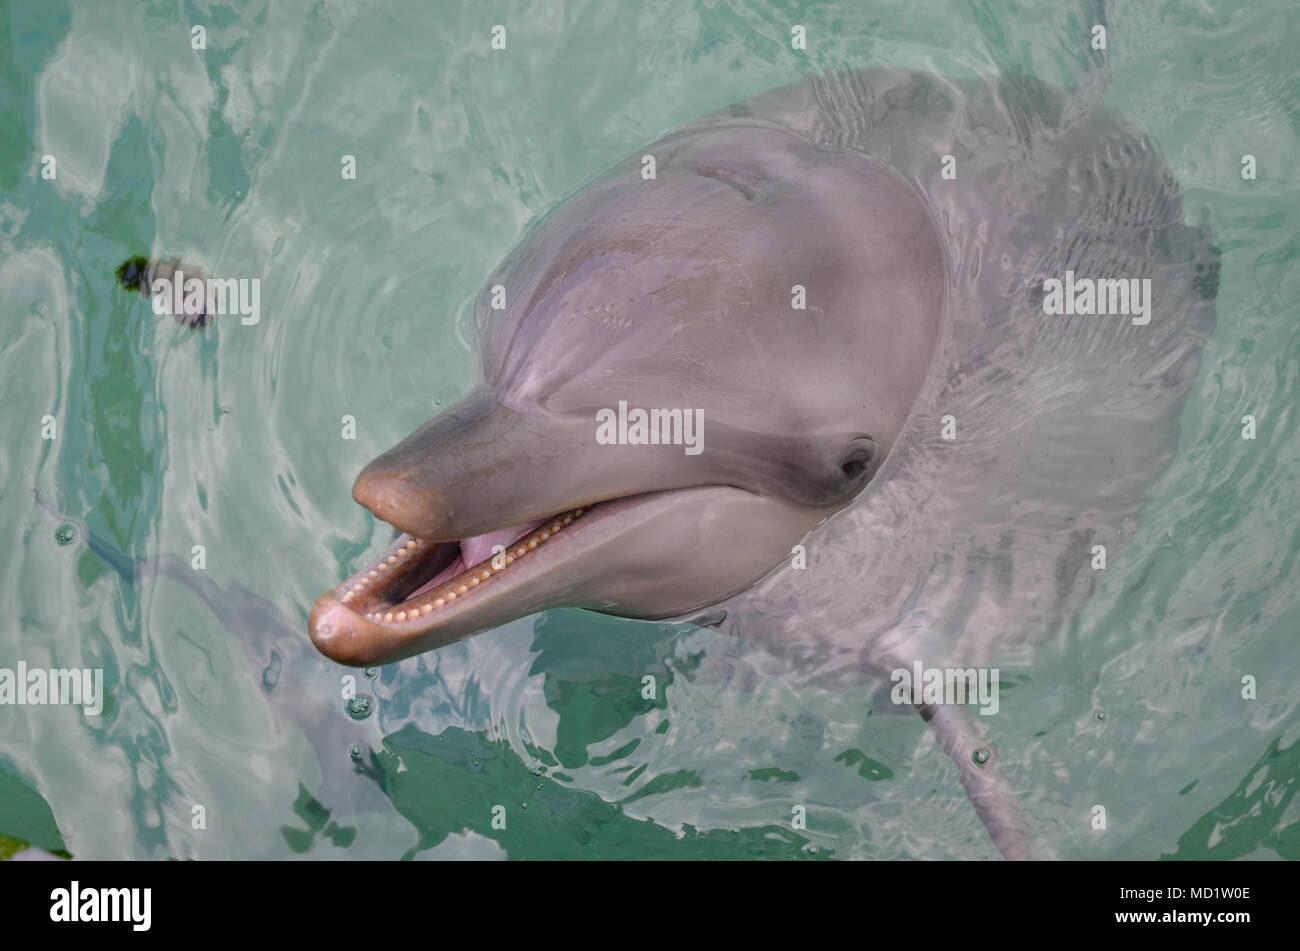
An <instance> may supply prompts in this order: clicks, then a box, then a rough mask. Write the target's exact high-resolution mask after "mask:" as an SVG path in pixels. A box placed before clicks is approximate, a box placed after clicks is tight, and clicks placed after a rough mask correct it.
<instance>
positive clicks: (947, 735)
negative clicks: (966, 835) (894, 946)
mask: <svg viewBox="0 0 1300 951" xmlns="http://www.w3.org/2000/svg"><path fill="white" fill-rule="evenodd" d="M917 710H918V711H919V712H920V714H921V716H922V717H923V718H924V719H925V722H926V723H928V724H929V725H930V729H931V730H933V731H934V735H935V737H936V738H937V739H938V741H939V746H940V747H942V748H943V751H944V752H945V753H947V754H948V758H949V759H951V760H952V761H953V763H954V764H955V765H956V767H957V773H958V776H959V777H960V779H961V784H962V787H963V788H964V789H965V790H966V797H967V798H968V799H969V800H970V801H971V805H973V806H974V807H975V811H976V812H977V813H978V814H979V817H980V820H981V821H982V822H983V823H984V828H986V829H987V830H988V832H989V837H990V838H991V839H992V840H993V844H994V845H996V846H997V848H998V851H999V852H1001V853H1002V857H1003V858H1005V859H1013V860H1020V861H1023V860H1027V859H1050V858H1054V856H1053V855H1052V854H1051V853H1050V852H1049V851H1048V850H1047V848H1046V847H1045V846H1043V845H1042V844H1041V843H1039V842H1037V841H1036V840H1035V839H1034V837H1033V835H1032V832H1031V830H1030V825H1029V820H1028V817H1027V816H1026V815H1025V813H1024V811H1023V810H1022V809H1021V808H1020V807H1019V805H1018V804H1017V803H1016V798H1015V793H1014V792H1013V791H1012V790H1011V789H1010V787H1009V786H1008V785H1007V781H1006V777H1005V776H1004V775H1003V773H1002V770H1001V768H1000V765H999V763H998V754H997V749H996V747H994V746H993V744H991V743H989V742H988V741H987V740H985V739H984V737H983V731H982V730H981V729H980V728H979V726H977V725H976V723H975V720H974V718H972V717H971V715H970V714H969V713H968V712H967V711H966V710H965V708H963V707H960V706H954V705H952V704H920V705H919V706H917ZM981 760H982V762H981Z"/></svg>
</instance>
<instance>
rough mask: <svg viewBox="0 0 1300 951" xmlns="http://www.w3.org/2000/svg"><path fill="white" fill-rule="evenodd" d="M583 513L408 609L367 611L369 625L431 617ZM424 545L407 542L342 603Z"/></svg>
mask: <svg viewBox="0 0 1300 951" xmlns="http://www.w3.org/2000/svg"><path fill="white" fill-rule="evenodd" d="M585 511H586V509H574V510H573V511H572V512H569V513H568V514H566V515H564V516H562V517H559V518H556V519H555V520H554V521H552V522H551V524H550V525H547V526H546V527H545V528H543V529H542V530H541V532H539V533H537V534H535V535H534V536H533V537H531V538H527V539H520V540H519V541H517V542H514V543H512V544H511V545H510V546H508V547H507V548H506V549H505V551H504V552H503V553H498V554H495V555H493V556H492V557H491V558H490V559H488V560H487V561H486V562H485V563H483V565H482V566H481V567H474V568H471V569H469V570H468V571H465V572H462V573H461V574H459V575H457V576H456V577H455V578H452V579H451V580H449V581H447V582H444V583H443V584H441V585H439V586H438V587H437V588H434V589H433V590H432V591H428V592H425V594H424V596H423V597H424V599H425V600H423V601H422V602H420V603H418V604H412V605H408V606H407V607H404V608H402V609H401V610H399V611H370V612H369V613H367V614H366V617H367V618H368V619H369V620H371V621H412V620H415V619H416V618H418V617H423V616H424V615H426V614H432V613H433V612H434V610H435V609H437V608H440V607H442V606H444V605H445V604H448V603H449V602H451V601H455V600H456V599H457V598H459V597H462V596H464V595H466V594H468V593H469V591H470V589H471V588H477V587H478V586H479V585H480V584H482V583H483V582H484V581H487V580H488V579H489V578H491V577H492V576H493V575H496V574H500V573H501V572H503V571H505V570H506V569H507V568H508V567H510V566H511V565H513V564H514V563H515V562H516V561H517V560H518V559H520V558H522V557H524V556H525V555H527V554H528V553H529V552H530V551H533V550H534V549H536V548H537V546H538V545H540V544H542V543H543V542H545V541H546V540H547V539H549V538H550V537H551V536H552V535H557V534H559V533H560V532H561V531H562V530H563V529H565V528H566V527H568V526H569V525H572V524H573V520H574V519H576V518H581V517H582V513H583V512H585ZM425 546H426V543H425V542H423V541H421V540H420V539H418V538H411V539H408V540H407V542H406V544H405V545H404V546H403V547H401V548H399V549H398V550H397V551H396V552H394V553H393V554H391V555H389V556H388V557H387V558H385V559H384V560H383V561H382V562H380V563H379V564H378V565H375V567H373V568H371V569H370V570H369V571H367V572H366V573H365V575H363V576H362V577H361V578H360V579H358V580H357V582H356V583H355V584H353V585H352V586H351V587H350V588H348V590H347V591H345V592H344V593H343V598H342V600H343V603H344V604H350V603H352V602H353V601H355V600H356V599H357V598H359V597H360V596H361V595H362V594H363V593H365V590H366V589H367V588H369V587H370V586H371V585H372V584H373V583H374V582H375V581H377V580H378V579H379V578H380V577H382V576H383V575H384V573H385V572H387V571H388V569H389V568H391V567H392V566H393V565H396V564H397V563H398V562H401V561H404V560H405V559H407V558H409V557H410V556H411V555H413V554H415V553H416V552H418V551H421V550H422V549H423V548H424V547H425Z"/></svg>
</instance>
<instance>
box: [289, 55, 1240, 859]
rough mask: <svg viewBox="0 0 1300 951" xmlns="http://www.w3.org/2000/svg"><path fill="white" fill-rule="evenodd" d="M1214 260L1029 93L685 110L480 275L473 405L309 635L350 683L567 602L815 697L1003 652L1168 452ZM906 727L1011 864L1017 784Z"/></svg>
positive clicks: (953, 736)
mask: <svg viewBox="0 0 1300 951" xmlns="http://www.w3.org/2000/svg"><path fill="white" fill-rule="evenodd" d="M647 157H648V158H650V159H651V160H652V162H651V163H647V162H646V158H647ZM651 164H652V165H653V169H654V171H653V174H652V175H647V174H645V172H646V169H647V168H648V167H650V165H651ZM1217 262H1218V257H1217V251H1216V250H1215V249H1214V248H1213V246H1212V244H1211V241H1210V236H1209V233H1208V231H1207V230H1206V229H1204V228H1195V227H1190V226H1187V225H1185V224H1183V222H1182V198H1181V191H1180V189H1179V187H1178V185H1177V183H1176V182H1175V181H1174V179H1173V177H1172V176H1171V175H1170V174H1169V172H1168V170H1167V169H1165V167H1164V165H1163V163H1162V162H1161V161H1160V159H1159V157H1158V155H1157V153H1156V150H1155V149H1154V148H1153V147H1152V146H1151V144H1150V143H1149V142H1148V141H1147V140H1146V139H1145V138H1144V137H1143V136H1142V135H1141V134H1140V133H1138V132H1137V131H1136V130H1134V129H1133V128H1132V127H1131V126H1129V125H1128V124H1127V123H1125V122H1124V121H1123V120H1122V119H1121V118H1120V117H1119V116H1118V115H1117V114H1115V113H1114V112H1113V111H1112V110H1110V109H1108V108H1106V107H1105V106H1103V105H1101V104H1099V103H1097V102H1092V101H1089V100H1087V99H1084V98H1080V97H1079V96H1076V95H1074V94H1071V93H1069V92H1067V91H1065V90H1063V89H1060V88H1057V87H1053V86H1050V85H1048V84H1045V83H1042V82H1040V81H1038V80H1035V79H1032V78H1029V77H1025V76H1018V75H1009V76H1000V77H985V78H980V79H967V80H953V79H948V78H945V77H942V76H935V75H931V74H927V73H920V72H913V71H907V70H869V71H861V72H855V73H849V74H842V75H835V76H830V77H813V78H812V79H810V80H807V81H805V82H801V83H796V84H794V85H792V86H787V87H784V88H782V89H778V90H776V91H774V92H771V93H768V94H765V95H763V96H759V97H757V98H755V99H752V100H749V101H748V102H745V103H740V104H737V105H736V106H733V107H731V108H730V109H726V110H723V111H721V112H719V113H715V114H713V115H711V116H707V117H705V118H704V119H701V120H699V121H698V122H695V123H692V124H691V125H688V126H686V127H684V128H682V129H680V130H678V131H676V132H672V133H670V134H668V135H666V136H664V137H663V138H661V139H659V140H658V141H656V142H654V143H653V144H651V145H650V146H647V147H646V148H645V149H643V150H639V151H638V152H637V154H636V155H634V156H631V157H629V158H628V159H627V160H625V161H623V162H621V163H619V164H617V165H615V166H614V167H613V168H612V169H610V170H609V171H608V172H606V173H605V174H603V175H601V176H600V177H598V178H597V179H596V180H595V181H593V182H591V183H589V184H588V185H587V186H586V187H585V188H583V189H582V190H581V191H579V192H578V193H577V194H575V195H573V196H572V197H570V198H569V199H568V200H567V201H565V202H564V203H563V204H561V205H560V206H559V207H557V208H556V209H555V210H554V211H552V212H551V213H550V214H549V215H547V216H546V217H545V218H543V219H542V220H541V221H540V222H538V223H537V224H536V225H535V226H534V227H533V228H532V229H531V230H530V231H529V232H528V233H527V234H526V235H525V237H524V238H523V240H522V241H521V243H520V244H519V245H518V247H516V249H515V250H514V251H513V252H511V253H510V254H509V255H508V256H507V257H506V259H505V260H504V261H503V263H502V264H501V265H500V266H499V267H498V268H497V269H496V270H495V271H494V272H493V273H492V275H491V276H490V277H489V279H488V281H487V284H486V287H485V289H484V291H483V292H482V293H481V294H480V296H479V298H478V300H477V302H476V311H475V316H476V329H477V334H476V351H477V357H478V379H477V382H476V384H475V385H474V387H473V388H472V389H471V391H470V392H469V393H468V394H467V395H466V396H465V398H464V399H463V400H462V401H460V402H459V403H457V404H456V405H455V406H453V407H451V408H449V409H447V410H446V411H444V412H443V413H441V414H440V415H438V416H437V417H435V418H434V419H432V420H430V421H429V422H427V423H425V424H424V425H423V426H421V427H420V428H418V429H416V430H415V432H414V433H412V434H411V435H410V436H409V437H407V438H406V439H405V440H403V441H402V442H400V443H399V444H398V445H396V446H395V447H394V448H392V449H390V450H389V451H387V452H385V453H383V454H382V455H380V456H379V457H378V458H377V459H375V460H374V461H373V462H372V463H371V464H370V465H369V466H367V467H366V468H365V470H364V471H363V472H362V473H361V474H360V476H359V477H358V478H357V480H356V483H355V486H354V489H353V495H354V497H355V499H356V500H357V501H358V502H359V503H361V504H362V505H363V506H365V507H366V508H368V509H369V510H370V511H371V512H372V513H374V515H375V516H376V517H377V518H379V519H382V520H384V521H386V522H388V523H390V524H391V525H393V526H394V528H395V529H396V530H397V531H398V535H397V537H396V539H395V541H394V542H393V544H392V545H391V546H390V547H389V549H388V550H386V551H385V552H384V553H383V554H382V555H380V556H379V558H377V559H375V560H374V561H372V562H371V563H370V564H368V565H366V566H365V567H363V568H362V569H361V570H360V571H357V572H355V573H354V574H352V575H351V576H350V577H349V578H348V579H347V580H346V581H344V582H342V583H341V584H339V585H337V586H335V587H334V588H333V589H331V590H330V591H329V592H328V593H326V594H325V595H322V596H321V597H320V598H319V599H318V601H317V602H316V604H315V606H314V607H313V609H312V612H311V616H310V618H309V620H308V630H309V632H310V635H311V637H312V640H313V641H314V643H315V644H316V646H317V647H318V648H319V649H320V650H321V651H322V652H323V653H324V654H326V655H327V656H329V657H330V658H332V659H334V660H337V661H339V662H341V663H346V664H352V665H363V664H375V663H387V662H391V661H396V660H400V659H401V658H404V657H409V656H412V655H415V654H418V653H420V652H423V651H428V650H432V649H435V648H438V647H440V646H442V645H444V644H447V643H450V642H453V641H455V640H458V639H460V638H463V637H466V636H469V635H472V634H474V633H477V632H480V631H484V630H488V629H490V628H493V627H495V626H498V625H500V624H503V623H505V622H507V621H509V620H511V619H514V618H518V617H522V616H525V615H529V614H533V613H536V612H538V611H542V610H545V609H547V608H552V607H560V606H571V607H580V608H586V609H589V610H593V611H598V612H603V613H607V614H612V615H617V616H622V617H628V618H641V619H663V618H671V619H680V620H688V621H690V620H694V621H697V622H698V623H706V624H709V625H711V626H716V627H718V628H719V629H721V630H724V631H728V632H731V633H737V634H740V635H743V636H745V637H748V638H751V639H753V640H754V641H755V642H756V643H757V644H758V645H761V648H762V649H764V650H767V651H770V652H772V653H774V654H779V655H782V656H783V657H785V658H786V659H787V660H788V661H790V662H791V663H792V676H793V677H795V678H805V679H807V680H809V681H814V680H815V681H819V682H825V683H829V684H837V683H851V682H860V681H862V680H863V679H871V678H874V677H877V676H880V675H886V676H888V674H889V672H890V671H891V670H894V669H896V668H897V667H900V666H901V667H907V666H909V665H910V664H911V663H922V662H924V663H925V664H926V666H929V667H944V666H952V665H955V666H958V667H961V668H974V667H983V666H987V665H989V664H990V662H991V661H993V660H997V661H998V662H1000V663H1014V662H1024V661H1025V659H1026V658H1027V657H1028V652H1029V650H1030V648H1031V647H1032V645H1033V644H1034V643H1036V642H1039V641H1041V640H1043V639H1045V638H1048V637H1051V636H1053V635H1057V634H1059V632H1062V631H1065V630H1066V629H1067V628H1068V626H1069V625H1070V623H1071V620H1072V618H1074V617H1075V616H1076V614H1077V612H1078V610H1079V608H1080V606H1081V605H1082V604H1083V603H1085V602H1086V600H1087V599H1088V597H1089V596H1090V595H1091V593H1092V592H1093V590H1094V588H1095V586H1096V584H1097V583H1098V582H1097V580H1096V572H1094V571H1090V570H1088V564H1089V557H1090V555H1091V556H1092V557H1095V554H1093V553H1095V550H1096V546H1098V545H1101V546H1103V548H1108V550H1109V553H1110V556H1111V557H1112V559H1113V558H1114V557H1117V555H1118V553H1120V552H1122V551H1123V550H1124V547H1125V545H1126V544H1127V542H1128V540H1129V539H1131V538H1132V536H1133V534H1134V529H1135V525H1136V520H1137V518H1138V517H1139V516H1140V515H1141V513H1142V509H1143V506H1144V505H1145V502H1146V500H1147V497H1148V494H1149V490H1150V486H1151V485H1152V483H1153V482H1154V480H1155V479H1156V478H1157V477H1158V476H1159V474H1160V472H1162V471H1163V469H1164V467H1165V466H1166V465H1167V463H1168V461H1169V459H1170V458H1171V457H1172V454H1173V452H1174V450H1175V448H1176V444H1177V438H1178V417H1179V412H1180V410H1181V406H1182V403H1183V400H1184V398H1185V396H1186V394H1187V392H1188V390H1189V388H1190V386H1191V385H1192V382H1193V381H1194V380H1195V378H1196V374H1197V371H1198V367H1199V353H1200V350H1201V348H1202V347H1203V345H1204V343H1205V341H1206V339H1207V338H1208V336H1209V334H1210V332H1211V331H1212V329H1213V324H1214V298H1215V296H1216V292H1217V278H1218V263H1217ZM1076 277H1077V278H1078V279H1079V283H1078V285H1077V288H1078V290H1077V293H1076V282H1075V278H1076ZM1063 287H1068V288H1069V300H1070V305H1071V306H1070V308H1069V311H1068V314H1067V313H1066V312H1065V311H1064V310H1055V309H1054V307H1055V304H1056V303H1057V302H1059V299H1060V297H1061V296H1062V294H1063V293H1064V292H1063V291H1062V288H1063ZM1099 302H1100V306H1099ZM1076 304H1077V305H1078V306H1077V307H1076V306H1074V305H1076ZM796 551H800V552H802V553H803V554H806V562H807V563H806V567H805V566H804V565H794V564H793V563H792V558H791V555H792V553H793V552H796ZM340 569H341V573H345V571H346V568H345V566H342V565H341V566H340ZM918 708H919V710H920V712H921V713H922V716H923V717H924V718H925V720H926V722H927V723H928V724H929V727H930V730H931V731H932V732H933V733H934V735H935V737H936V738H937V740H938V743H939V746H940V747H941V748H942V749H943V751H944V752H945V753H946V754H947V755H948V756H949V757H950V758H951V759H952V761H953V762H954V763H955V764H956V767H957V769H958V773H959V777H960V780H961V782H962V785H963V788H964V789H965V791H966V793H967V795H968V796H969V798H970V800H971V802H972V803H973V805H974V807H975V809H976V812H977V813H978V815H979V817H980V819H981V820H982V821H983V823H984V825H985V827H986V828H987V830H988V832H989V835H990V837H991V839H992V841H993V843H994V844H995V845H996V847H997V848H998V849H999V851H1000V852H1001V853H1002V854H1003V855H1004V856H1006V857H1008V858H1024V857H1032V856H1035V855H1046V854H1049V852H1050V850H1049V849H1048V848H1047V847H1046V846H1045V844H1043V843H1039V842H1037V841H1036V840H1035V837H1034V836H1033V835H1032V834H1031V832H1030V829H1031V825H1032V823H1031V822H1030V820H1029V818H1028V816H1027V812H1026V809H1025V805H1026V801H1027V800H1026V799H1025V797H1024V795H1023V790H1024V787H1025V784H1026V780H1024V779H1021V780H1020V781H1019V782H1013V781H1012V779H1011V775H1012V773H1011V770H1012V769H1013V768H1014V769H1019V768H1020V764H1018V763H1013V761H1012V760H1011V759H1010V758H1009V757H1008V755H1007V751H1006V750H999V749H998V748H997V747H995V746H994V744H992V743H991V742H989V741H988V739H987V737H986V736H985V735H984V731H983V729H982V727H980V726H978V725H977V724H976V723H975V721H974V720H973V719H972V718H971V717H970V716H969V714H968V712H967V710H966V709H965V708H964V707H963V706H961V705H954V704H951V703H933V702H930V701H928V700H927V701H925V702H922V703H920V704H918Z"/></svg>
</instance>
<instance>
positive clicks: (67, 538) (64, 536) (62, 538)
mask: <svg viewBox="0 0 1300 951" xmlns="http://www.w3.org/2000/svg"><path fill="white" fill-rule="evenodd" d="M54 540H55V541H57V542H58V543H59V544H60V545H71V544H72V543H73V542H74V541H76V540H77V527H76V526H75V525H72V524H70V523H68V522H64V523H63V524H62V525H60V526H59V528H58V531H56V532H55V533H54Z"/></svg>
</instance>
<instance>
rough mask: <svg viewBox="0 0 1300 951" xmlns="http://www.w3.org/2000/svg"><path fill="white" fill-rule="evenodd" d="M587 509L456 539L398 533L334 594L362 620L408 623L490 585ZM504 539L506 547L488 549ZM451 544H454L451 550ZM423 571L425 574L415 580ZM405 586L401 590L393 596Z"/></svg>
mask: <svg viewBox="0 0 1300 951" xmlns="http://www.w3.org/2000/svg"><path fill="white" fill-rule="evenodd" d="M590 508H591V506H585V507H583V508H577V509H573V510H572V511H569V512H565V513H563V514H560V515H555V516H552V517H551V518H549V519H539V520H537V521H536V522H532V523H529V524H526V525H523V526H516V528H515V529H502V530H499V531H497V532H489V533H487V534H485V535H479V536H475V537H474V538H473V539H466V540H462V541H460V542H440V543H438V542H434V543H431V542H426V541H424V540H423V539H421V538H416V537H414V536H411V535H400V536H398V538H397V539H396V540H395V541H394V542H393V544H392V545H391V546H389V548H388V550H387V551H385V552H384V553H383V554H382V555H380V556H379V557H378V558H377V559H376V560H375V561H374V562H373V563H372V564H371V565H369V566H368V567H366V568H363V569H362V570H361V571H359V572H357V574H355V575H353V576H352V577H351V578H349V579H348V580H347V581H345V582H344V583H343V584H342V585H340V586H339V587H338V588H337V589H335V592H334V596H335V597H336V598H337V599H338V600H339V601H340V602H342V603H343V604H344V605H346V606H347V607H349V608H350V609H352V610H353V611H356V612H357V613H358V614H360V615H361V616H362V617H364V618H366V620H369V621H373V622H377V623H383V624H409V623H410V622H412V621H417V620H419V619H421V618H424V617H427V616H428V615H430V614H432V613H433V612H434V611H435V610H437V609H438V608H442V607H446V606H447V605H448V604H449V603H450V602H452V601H455V600H457V599H458V598H464V597H467V596H469V595H470V594H471V593H472V592H473V591H474V590H476V589H478V588H481V587H487V586H489V583H490V582H491V581H492V580H494V579H495V578H496V577H498V576H499V575H501V574H502V573H503V572H505V571H506V570H507V569H508V568H509V567H510V566H511V565H513V564H514V563H515V562H516V561H518V560H519V559H521V558H523V557H525V556H526V555H529V554H531V553H532V552H534V551H536V550H537V549H538V548H540V547H542V546H543V545H544V544H546V543H547V542H548V541H549V540H550V539H551V538H554V537H555V536H556V535H558V534H559V533H560V532H562V531H563V530H564V529H566V528H568V527H569V526H571V525H572V524H573V523H574V521H576V520H577V519H579V518H581V517H582V515H583V513H584V512H586V511H588V510H590ZM512 535H513V536H514V537H513V538H512V537H511V536H512ZM503 540H505V543H506V545H508V546H510V547H506V548H504V549H503V550H502V551H499V552H491V553H490V554H489V551H490V549H491V548H493V547H496V546H497V545H500V544H501V542H502V541H503ZM450 546H456V547H455V549H454V552H455V553H454V554H453V549H452V548H451V547H450ZM466 555H469V556H470V557H473V558H474V559H475V561H474V563H467V562H468V561H469V559H468V558H466ZM478 556H485V557H478ZM421 573H424V574H426V577H425V578H424V579H423V580H416V579H417V578H418V577H419V575H420V574H421ZM403 589H405V593H403V594H401V595H399V596H398V598H396V599H394V598H393V597H392V595H393V594H394V593H395V592H398V591H402V590H403Z"/></svg>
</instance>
